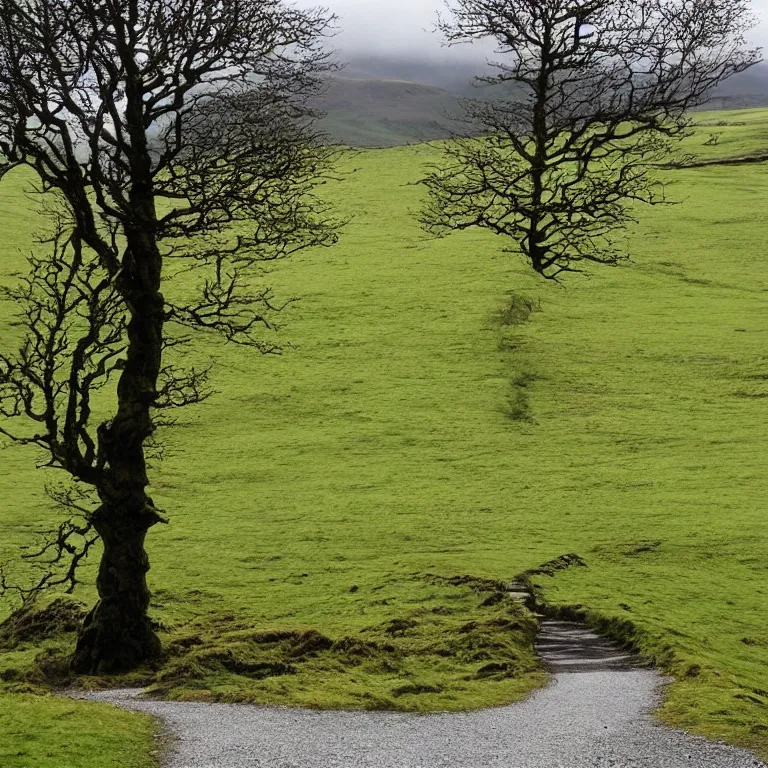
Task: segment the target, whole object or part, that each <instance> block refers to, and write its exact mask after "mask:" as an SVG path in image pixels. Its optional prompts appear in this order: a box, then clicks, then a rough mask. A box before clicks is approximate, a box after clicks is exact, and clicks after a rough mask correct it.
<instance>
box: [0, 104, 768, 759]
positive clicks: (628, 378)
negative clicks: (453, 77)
mask: <svg viewBox="0 0 768 768" xmlns="http://www.w3.org/2000/svg"><path fill="white" fill-rule="evenodd" d="M697 119H699V120H701V121H703V122H712V121H723V120H726V121H729V122H732V123H746V125H732V126H726V127H723V128H722V130H723V131H724V134H727V135H724V136H723V137H722V139H721V142H720V144H719V145H718V146H716V147H703V146H702V145H703V141H704V140H705V139H706V138H707V136H708V134H709V132H711V129H710V128H708V127H703V128H701V133H700V134H699V135H698V136H696V137H693V138H692V139H691V140H690V147H691V149H692V150H693V151H697V152H698V151H703V152H708V153H709V154H710V156H712V157H716V156H721V155H729V154H743V153H746V152H752V151H755V150H759V149H764V148H766V147H768V111H762V112H761V111H746V112H740V113H733V114H728V113H725V114H723V113H720V114H718V115H717V116H716V117H715V116H709V115H706V116H697ZM436 156H437V155H436V150H435V149H433V148H430V147H427V146H417V147H409V148H398V149H392V150H385V151H371V152H366V153H362V154H359V155H357V156H355V157H354V158H353V159H352V160H351V161H350V163H349V165H348V167H347V169H346V170H347V179H346V181H345V182H344V183H343V184H339V185H334V186H333V187H332V188H330V187H329V194H332V195H333V196H334V198H335V199H336V200H337V202H338V205H339V207H340V209H341V210H342V211H343V212H345V213H348V214H351V215H353V216H354V218H353V220H352V222H351V223H350V224H349V226H348V227H347V231H346V234H345V237H344V238H343V240H342V242H341V244H340V245H339V246H338V247H337V248H334V249H333V250H331V251H323V252H317V253H311V254H309V253H308V254H305V255H303V256H301V257H299V258H296V259H294V260H293V261H292V262H290V263H285V264H283V265H281V266H280V267H279V268H278V269H277V270H276V271H275V272H274V273H273V274H271V275H270V280H271V282H272V284H273V285H274V286H275V288H276V291H277V293H278V294H279V295H282V296H286V297H287V296H290V295H297V296H300V297H302V300H301V301H300V302H299V303H297V304H295V305H294V306H293V308H292V309H291V310H290V311H289V312H288V313H287V314H286V316H285V317H284V321H285V323H286V327H285V328H284V330H283V336H284V338H285V339H286V340H290V341H291V342H292V344H293V345H294V346H293V348H290V349H288V350H287V351H286V354H285V355H284V356H283V357H280V358H269V359H263V358H259V357H256V356H254V355H253V354H252V353H250V352H248V351H247V350H241V349H235V348H228V347H225V346H222V345H221V344H220V343H219V342H217V341H215V340H210V341H201V342H200V343H199V344H198V345H197V347H196V350H195V356H197V357H199V358H200V359H213V360H215V361H216V362H217V364H218V369H217V373H216V377H215V379H214V381H215V384H216V386H217V388H218V389H219V394H217V395H216V397H214V398H213V399H212V400H211V401H209V403H208V404H206V405H205V406H202V407H200V408H197V409H196V410H193V411H188V412H187V413H186V414H184V415H183V416H182V422H181V424H180V426H179V427H178V428H177V429H175V430H173V431H172V432H170V433H169V434H168V435H167V455H166V458H165V461H164V463H163V464H162V466H161V467H160V468H158V469H157V470H156V471H155V474H154V478H155V481H154V486H153V488H152V494H153V497H154V499H155V501H156V502H157V503H159V504H160V505H161V506H162V507H164V508H165V509H167V511H168V513H169V514H170V516H171V518H172V525H170V526H168V527H163V528H162V529H161V530H155V531H153V532H152V534H151V537H150V541H149V548H150V555H151V557H152V561H153V569H152V572H151V573H150V578H151V584H152V587H153V590H154V603H153V608H152V611H153V615H154V616H155V617H156V618H157V619H158V620H159V621H161V622H162V623H163V624H164V625H165V629H166V633H165V639H166V642H167V643H168V644H169V645H170V648H171V650H172V652H171V655H170V657H169V659H168V660H167V661H166V662H165V664H164V666H163V668H162V669H161V670H160V672H159V674H157V673H156V672H150V671H147V672H146V673H144V674H143V676H140V677H137V678H135V679H134V680H135V681H136V682H138V681H141V680H144V681H150V680H151V681H152V682H154V684H155V685H156V687H157V688H158V689H159V690H162V691H164V692H165V693H166V695H170V696H177V697H184V698H200V697H208V698H215V699H222V700H236V699H245V700H254V701H260V702H280V703H287V704H299V705H308V706H358V707H373V708H376V707H397V708H401V709H412V710H425V709H433V708H443V709H456V708H460V707H461V706H483V705H490V704H498V703H501V702H504V701H510V700H513V699H514V698H515V697H517V696H519V695H521V694H522V693H524V692H525V691H526V690H530V688H531V686H533V685H537V684H539V683H540V682H541V679H542V678H541V675H540V674H539V673H538V672H537V671H536V670H535V668H534V665H533V662H532V659H530V658H529V657H528V656H527V655H526V654H525V652H524V646H525V644H524V642H523V641H524V640H525V638H526V637H527V636H528V633H529V631H530V626H529V624H528V623H527V619H526V617H525V616H523V615H522V614H520V613H519V612H517V611H516V610H515V609H514V608H513V607H510V606H508V605H507V604H505V603H504V602H503V601H502V602H500V603H498V602H495V598H494V585H493V583H490V584H489V583H486V582H483V581H479V579H487V580H492V581H493V580H509V579H512V578H514V577H515V576H516V575H518V574H520V573H521V572H523V571H525V570H527V569H531V568H535V567H536V566H538V565H540V564H541V563H543V562H545V561H548V560H551V559H552V558H555V557H558V556H560V555H563V554H565V553H570V552H575V553H577V554H579V555H580V556H581V557H582V558H583V559H584V560H585V561H586V563H587V567H586V568H572V569H570V570H568V571H564V572H562V573H559V574H558V575H556V576H554V577H538V583H539V584H540V585H541V586H542V588H543V590H544V595H545V597H546V598H547V599H548V600H549V601H550V602H551V603H553V604H555V605H569V606H573V605H577V604H578V605H580V606H582V607H583V609H584V610H587V611H589V612H591V616H592V618H593V619H595V620H597V619H598V618H601V619H611V620H612V622H613V626H614V628H615V629H616V628H618V629H619V630H622V631H629V632H631V633H632V635H633V638H634V640H635V641H636V642H637V643H639V645H640V646H641V648H642V649H643V650H644V651H645V652H646V653H647V654H649V655H650V656H652V657H654V658H655V659H656V660H657V661H658V662H659V663H661V664H663V665H664V666H665V668H666V669H668V670H670V671H671V672H673V673H674V674H675V675H676V677H677V680H678V682H677V683H675V685H673V686H672V688H671V689H670V693H669V697H668V701H667V703H666V704H665V706H664V707H663V708H662V710H661V717H662V719H664V720H666V721H667V722H671V723H674V724H678V725H682V726H685V727H687V728H689V729H692V730H695V731H697V732H701V733H705V734H709V735H713V736H717V737H722V738H725V739H728V740H730V741H732V742H736V743H740V744H743V745H746V746H750V747H754V748H756V749H758V750H760V751H761V752H762V754H764V755H765V754H768V729H766V723H768V634H766V620H765V617H766V615H767V614H768V586H766V585H767V584H768V581H767V579H768V556H766V552H768V516H766V510H765V499H766V492H767V491H768V480H766V477H768V473H767V470H768V458H766V457H767V456H768V431H767V430H766V429H765V425H766V423H768V264H767V262H766V259H767V258H768V245H767V244H768V219H767V218H766V216H765V211H766V209H768V172H766V166H765V165H764V164H762V165H760V164H757V165H749V166H743V167H718V166H713V167H708V168H700V169H695V170H687V171H676V172H674V174H673V179H674V184H673V186H672V187H671V190H670V191H671V194H672V195H673V196H674V197H676V198H677V199H679V200H682V201H684V205H682V206H670V207H664V208H657V209H652V210H648V209H643V210H642V211H640V212H639V215H640V218H641V224H640V225H639V226H638V227H636V228H635V230H634V231H633V232H632V233H631V234H630V237H629V242H628V250H629V252H630V253H631V254H632V261H631V262H628V263H626V264H624V265H622V266H621V267H618V268H615V269H608V268H604V269H602V270H598V269H595V270H594V273H593V275H592V276H591V277H589V278H587V277H578V276H575V277H571V278H569V279H568V281H567V284H566V285H565V287H561V286H557V285H550V284H546V283H544V282H542V281H541V280H540V279H538V278H536V277H535V276H533V275H532V274H529V271H528V269H527V268H526V267H525V266H524V265H523V264H522V263H521V262H520V260H519V258H518V257H516V256H513V255H509V254H504V253H502V248H503V245H504V244H503V243H502V242H501V241H500V240H499V239H495V238H494V237H492V236H490V235H488V234H486V233H482V232H468V233H464V234H462V235H456V236H452V237H450V238H448V239H446V240H442V241H428V240H425V238H424V236H423V234H422V233H421V232H420V231H419V228H418V226H417V224H416V223H415V218H414V215H413V214H415V213H416V212H417V211H418V208H419V206H420V202H421V199H422V194H423V191H422V189H421V188H420V187H418V186H416V185H415V184H414V182H415V181H416V180H418V179H419V177H420V175H421V174H422V173H423V168H424V165H425V163H427V162H429V161H431V160H434V159H435V158H436ZM25 184H26V180H25V178H24V177H23V175H21V174H16V175H14V176H12V177H9V178H7V179H5V180H4V181H3V183H2V184H0V214H2V219H0V220H2V221H3V222H4V227H5V229H4V239H3V243H2V255H1V257H0V269H2V270H4V271H5V273H6V275H7V274H9V273H10V272H11V271H12V270H13V268H14V265H16V266H18V265H19V264H20V263H21V262H20V259H19V256H18V253H17V251H18V249H19V247H29V243H30V240H29V233H30V230H31V229H33V228H34V226H35V219H34V214H33V213H32V209H31V206H30V205H29V204H28V203H27V202H26V201H25V199H24V197H23V196H22V189H23V187H24V185H25ZM526 305H527V306H533V307H534V308H535V309H536V311H534V312H533V313H532V314H531V315H530V317H529V318H528V319H527V321H525V322H520V321H522V320H524V319H525V318H524V315H525V314H526V313H525V312H520V311H519V310H520V308H521V307H525V306H526ZM10 309H11V308H9V307H8V306H2V307H1V308H0V317H2V318H4V322H5V323H7V322H8V320H9V319H10ZM539 310H540V311H539ZM5 334H6V329H5V328H4V329H3V331H2V333H1V334H0V335H2V336H3V337H4V336H5ZM1 458H2V462H3V470H4V471H3V474H2V477H0V542H2V543H1V544H0V547H1V548H2V551H0V559H5V558H7V557H12V556H14V555H15V554H16V553H17V551H18V550H17V547H18V546H19V545H20V544H21V543H23V542H24V541H25V540H27V537H28V536H29V534H30V533H31V532H32V531H34V530H35V529H37V528H38V527H40V525H41V524H42V523H44V521H45V519H46V514H48V513H47V505H46V501H45V498H44V496H43V493H42V484H43V480H44V473H43V472H39V471H35V470H34V469H33V461H34V456H33V455H30V454H29V453H28V452H25V451H22V450H17V449H9V450H7V451H5V452H4V453H2V456H1ZM94 568H95V563H92V564H91V565H90V566H89V571H88V572H87V573H86V574H84V578H85V580H86V581H89V580H92V579H93V575H94ZM465 575H470V576H473V577H477V579H478V580H475V581H474V582H472V581H469V582H467V580H466V579H456V578H454V577H457V576H465ZM473 588H474V589H473ZM486 593H488V594H486ZM489 596H490V597H491V599H490V600H488V599H487V598H488V597H489ZM76 597H78V598H80V599H82V600H84V601H86V602H88V601H90V600H92V599H93V592H92V590H90V589H88V588H83V589H82V591H81V592H80V593H79V594H77V595H76ZM483 604H484V605H483ZM266 630H270V631H271V634H265V631H266ZM70 641H71V638H70V640H67V641H61V640H57V641H48V642H47V643H44V644H43V645H44V646H46V645H47V647H50V648H51V649H52V652H53V653H56V652H57V651H59V650H60V649H61V647H62V643H64V644H66V642H70ZM521 649H523V650H521ZM39 652H40V647H38V646H36V645H34V644H29V643H27V644H22V645H20V646H19V647H18V648H16V649H15V650H13V651H9V652H7V653H5V654H4V655H3V656H2V659H1V660H0V674H2V675H3V676H4V678H5V679H6V680H8V681H10V683H9V685H10V686H11V689H13V690H21V689H26V690H34V689H30V687H29V686H30V683H29V682H19V680H20V679H22V678H24V670H26V669H28V668H29V666H30V663H31V660H32V659H33V657H34V656H35V655H36V654H37V653H39ZM286 659H287V660H288V661H286ZM500 659H501V660H503V661H499V660H500ZM281 664H283V665H287V666H289V667H290V668H291V670H290V671H291V672H292V674H285V672H287V671H288V670H287V669H286V667H285V666H284V667H280V666H279V665H281ZM265 665H266V666H265ZM270 665H271V666H270ZM494 665H495V666H494ZM504 665H506V666H504ZM40 666H41V665H40V663H39V662H38V664H37V668H38V669H39V668H40ZM280 669H282V671H283V674H280ZM270 670H271V671H270ZM14 679H15V680H16V682H14ZM24 679H26V678H24ZM33 682H34V681H33ZM21 702H23V706H22V704H21ZM59 706H61V705H60V704H58V703H56V702H52V701H51V700H49V699H37V698H25V699H18V698H15V697H6V698H2V699H0V733H3V734H6V733H8V731H6V730H5V728H4V722H8V718H9V717H14V718H15V720H13V721H12V722H13V723H15V726H14V730H12V731H10V732H11V734H12V736H11V747H10V748H8V747H5V746H3V747H2V748H0V750H2V749H3V748H4V749H5V750H6V752H5V753H3V752H2V751H0V757H2V760H0V762H1V763H2V764H3V766H6V765H8V766H11V767H12V768H20V767H21V766H24V768H26V766H29V765H34V766H46V767H47V766H49V765H50V766H54V765H56V766H60V765H65V764H66V762H65V761H63V760H62V759H61V758H60V755H61V752H62V750H63V749H65V747H64V746H63V743H64V742H62V738H63V736H62V732H61V731H56V730H54V729H51V730H49V731H47V732H46V734H44V735H43V736H41V737H40V739H38V740H37V741H35V742H30V743H29V745H28V746H26V747H24V749H27V750H28V752H29V754H32V753H34V759H33V758H31V757H29V755H28V756H27V757H18V756H16V754H15V752H14V750H16V751H18V750H21V749H22V746H20V745H21V744H22V742H25V740H26V741H28V739H27V737H26V736H25V735H24V730H23V728H22V727H21V726H20V725H19V721H20V720H22V719H23V720H24V722H25V723H26V725H27V727H28V728H30V729H32V730H34V727H35V724H36V723H39V722H43V721H45V722H52V721H54V720H55V717H56V716H57V715H56V711H55V707H59ZM102 711H103V710H101V709H99V708H96V709H90V710H89V711H87V712H86V711H85V710H79V709H78V710H77V713H76V715H72V717H75V716H76V717H78V718H80V720H78V721H77V722H78V728H73V729H69V730H68V733H67V737H66V740H65V743H66V744H67V745H69V747H68V748H69V749H70V751H73V752H74V750H76V749H80V748H81V744H83V743H85V741H87V739H91V738H93V737H95V736H98V735H99V734H101V733H103V732H105V729H107V728H109V729H110V731H111V732H112V733H113V734H114V739H115V740H116V741H119V742H120V744H119V745H115V747H114V749H115V750H117V749H123V750H124V751H125V752H124V753H125V754H129V753H130V750H132V749H133V750H136V749H139V748H141V747H142V745H143V747H144V748H148V745H149V743H150V742H149V740H150V734H149V732H148V731H147V730H146V728H145V729H144V730H141V729H139V730H137V731H136V732H135V733H133V734H132V735H131V736H130V737H129V736H128V735H127V733H126V731H124V730H119V729H118V730H115V729H113V728H112V725H111V724H110V722H108V721H105V720H102V719H101V715H99V714H98V713H99V712H102ZM9 712H14V713H15V714H13V715H9ZM111 717H113V718H115V719H117V720H119V721H120V722H121V723H122V724H123V726H126V727H127V725H128V723H129V721H130V720H131V719H132V716H129V715H127V714H116V713H112V715H111ZM121 727H122V726H121ZM121 734H123V735H122V736H121ZM6 739H7V736H6ZM115 754H117V752H115ZM46 755H50V756H48V757H46ZM57 755H59V757H57ZM121 759H122V758H121ZM94 764H96V763H94ZM102 764H103V763H102ZM115 764H117V763H115ZM119 764H120V765H124V766H133V765H136V766H141V765H143V763H141V761H140V760H135V761H134V762H131V761H130V760H129V759H127V758H126V759H125V760H123V761H122V762H120V763H119ZM78 765H81V764H80V763H78ZM82 765H85V764H82Z"/></svg>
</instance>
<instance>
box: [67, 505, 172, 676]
mask: <svg viewBox="0 0 768 768" xmlns="http://www.w3.org/2000/svg"><path fill="white" fill-rule="evenodd" d="M94 522H95V527H96V529H97V531H98V533H99V535H100V536H101V540H102V542H103V544H104V553H103V555H102V559H101V565H100V567H99V575H98V578H97V581H96V584H97V587H98V590H99V601H98V603H96V605H95V606H94V608H93V610H92V611H91V612H90V613H89V614H88V616H87V617H86V619H85V622H84V623H83V627H82V629H81V631H80V636H79V638H78V642H77V648H76V650H75V654H74V656H73V658H72V669H73V670H74V671H75V672H77V673H79V674H92V675H97V674H111V673H115V672H124V671H127V670H130V669H133V668H135V667H136V666H137V665H139V664H141V663H143V662H145V661H147V660H149V659H152V658H154V657H156V656H157V655H158V654H159V653H160V640H159V639H158V637H157V635H156V634H155V632H154V630H153V628H152V624H151V622H150V620H149V617H148V616H147V610H148V608H149V599H150V592H149V588H148V587H147V579H146V574H147V571H149V558H148V557H147V553H146V551H145V549H144V539H145V538H146V535H147V531H148V530H149V528H150V527H151V526H152V525H154V523H156V522H157V516H156V515H153V514H152V512H151V506H150V505H149V504H147V505H146V506H145V508H144V509H143V510H135V509H134V510H131V509H116V508H114V507H112V508H110V507H107V506H103V507H101V508H100V509H99V510H98V512H97V513H96V520H95V521H94Z"/></svg>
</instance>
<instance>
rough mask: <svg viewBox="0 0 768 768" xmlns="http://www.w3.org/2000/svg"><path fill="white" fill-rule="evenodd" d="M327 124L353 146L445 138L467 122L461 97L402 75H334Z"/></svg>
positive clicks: (335, 137)
mask: <svg viewBox="0 0 768 768" xmlns="http://www.w3.org/2000/svg"><path fill="white" fill-rule="evenodd" d="M321 106H322V108H323V110H324V111H325V112H326V113H327V117H326V118H325V119H324V120H323V122H322V128H323V130H324V131H325V132H326V133H328V134H329V135H330V136H331V138H332V139H333V140H334V141H338V142H340V143H343V144H348V145H350V146H353V147H392V146H396V145H399V144H410V143H417V142H423V141H431V140H433V139H439V138H446V137H448V136H450V135H451V134H452V133H456V132H458V131H461V130H462V129H463V128H464V127H465V126H464V124H463V123H461V122H460V121H459V120H458V119H457V118H458V117H459V116H460V114H461V108H460V106H459V101H458V97H457V95H456V94H454V93H450V92H449V91H447V90H444V89H442V88H437V87H435V86H432V85H422V84H419V83H413V82H408V81H404V80H383V79H373V80H368V79H362V78H360V79H356V78H354V77H337V78H334V79H333V80H332V81H331V83H330V86H329V88H328V92H327V94H326V95H325V97H324V98H323V100H322V104H321Z"/></svg>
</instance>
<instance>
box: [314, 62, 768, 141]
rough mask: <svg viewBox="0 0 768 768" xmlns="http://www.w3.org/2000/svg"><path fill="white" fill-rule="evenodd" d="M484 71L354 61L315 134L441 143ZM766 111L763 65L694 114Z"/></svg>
mask: <svg viewBox="0 0 768 768" xmlns="http://www.w3.org/2000/svg"><path fill="white" fill-rule="evenodd" d="M488 71H490V70H489V68H488V65H487V63H486V62H485V60H484V59H477V60H473V59H468V58H463V59H452V58H449V57H446V58H442V59H439V58H438V59H435V58H418V57H395V56H383V55H357V56H353V57H350V58H348V59H347V63H346V66H344V68H343V69H342V70H341V72H339V74H338V75H337V76H335V77H333V78H331V79H330V81H329V87H328V91H327V93H326V95H325V96H324V97H323V99H322V101H321V107H322V109H323V110H324V111H325V112H326V113H327V117H326V118H325V119H324V120H323V122H322V128H323V130H325V132H326V133H327V134H328V135H329V136H330V137H331V139H332V140H333V141H336V142H339V143H343V144H348V145H350V146H354V147H390V146H396V145H400V144H411V143H419V142H424V141H433V140H436V139H442V138H448V137H450V136H452V135H455V134H456V133H461V132H462V131H463V130H465V128H466V125H465V124H464V123H463V122H462V120H461V115H462V109H461V105H460V99H461V98H464V97H467V96H481V95H482V93H483V89H482V88H479V89H478V88H476V87H475V86H473V85H472V82H473V79H474V77H475V76H476V75H478V74H482V73H483V72H488ZM760 106H768V65H766V64H758V65H757V66H755V67H752V68H751V69H749V70H747V71H746V72H742V73H741V74H739V75H735V76H734V77H732V78H731V79H730V80H727V81H726V82H725V83H723V84H722V85H721V86H720V87H719V88H718V89H717V90H716V91H715V93H714V94H713V97H712V99H711V101H710V102H709V104H707V105H706V106H705V107H702V109H718V110H723V109H741V108H746V107H760Z"/></svg>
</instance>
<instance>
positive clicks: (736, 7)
mask: <svg viewBox="0 0 768 768" xmlns="http://www.w3.org/2000/svg"><path fill="white" fill-rule="evenodd" d="M446 7H447V9H448V12H449V13H448V15H447V16H444V17H443V16H441V17H440V20H439V22H438V29H439V30H440V31H441V32H442V33H443V35H444V36H445V39H446V41H447V43H448V44H449V45H450V44H457V43H465V42H472V41H477V40H485V39H491V40H494V41H495V43H496V45H497V56H498V59H499V60H498V61H496V62H494V63H493V66H494V71H493V72H492V73H491V74H490V75H488V76H485V77H478V78H477V82H476V84H477V85H485V86H493V88H491V92H492V93H493V92H495V93H496V94H499V93H503V94H504V95H503V96H499V95H497V96H496V97H495V98H487V99H473V100H468V101H467V102H466V103H465V106H466V110H467V121H468V122H469V123H470V124H471V125H472V126H473V127H474V128H475V130H476V134H475V135H477V133H479V134H481V136H482V138H479V139H477V138H468V137H465V138H460V139H458V140H457V141H455V142H452V143H450V144H448V145H447V146H446V149H445V152H444V158H443V161H442V162H441V163H440V164H439V165H437V166H436V167H435V168H433V169H432V170H431V172H430V173H429V175H428V177H427V179H426V184H427V186H428V188H429V192H430V202H429V203H428V206H427V208H426V210H425V212H424V215H423V223H424V225H425V227H426V228H427V229H428V230H429V231H431V232H432V233H434V234H438V235H441V234H445V233H447V232H450V231H453V230H461V229H467V228H469V227H473V226H480V227H484V228H487V229H489V230H491V231H492V232H495V233H496V234H499V235H502V236H504V237H506V238H509V239H511V240H513V241H514V242H515V246H514V247H512V248H510V250H521V251H522V252H523V254H524V255H525V256H526V257H527V259H528V260H529V261H530V263H531V265H532V266H533V269H534V270H535V271H536V272H538V273H540V274H542V275H544V276H545V277H548V278H557V276H558V275H560V274H561V273H563V272H569V271H579V268H580V266H581V264H580V263H581V262H587V261H591V262H598V263H603V264H615V263H616V262H617V261H619V260H620V259H621V258H622V253H621V251H620V250H619V249H618V248H617V246H616V243H615V241H614V239H613V236H614V235H615V233H616V232H617V230H621V229H622V228H623V227H624V226H625V225H626V224H628V223H629V222H631V221H633V218H632V209H633V206H634V204H635V203H636V202H643V203H650V204H656V203H660V202H663V201H664V193H663V189H664V188H663V184H662V183H661V182H660V180H659V178H658V176H657V173H656V172H655V171H654V166H655V165H656V164H661V163H664V162H668V161H669V158H670V155H671V154H672V152H673V151H674V150H675V148H676V144H677V143H678V142H679V140H680V139H681V138H683V137H684V136H686V135H687V133H688V131H689V129H690V125H691V118H690V110H691V109H692V108H693V107H696V106H699V105H701V104H703V103H705V102H706V101H707V99H708V97H709V95H710V93H711V91H712V89H713V88H715V87H716V86H717V85H718V84H719V83H721V82H723V81H724V80H726V79H727V78H729V77H731V76H732V75H734V74H736V73H738V72H742V71H743V70H745V69H747V68H748V67H750V66H751V65H753V64H755V63H756V62H757V61H758V60H759V55H758V54H759V51H757V50H750V49H749V48H747V46H746V43H745V39H744V35H745V32H746V31H747V30H748V29H749V28H750V27H751V26H752V24H753V23H754V22H753V18H752V16H751V15H750V13H749V0H446Z"/></svg>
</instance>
